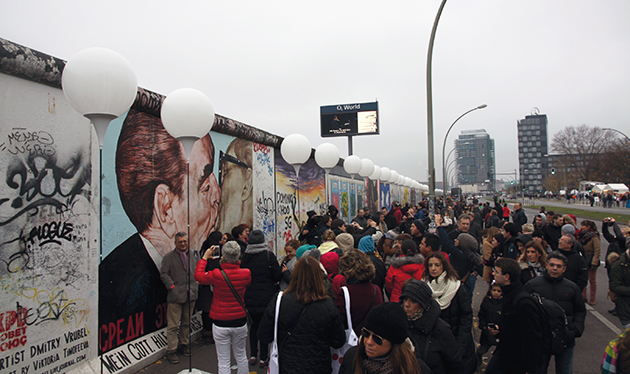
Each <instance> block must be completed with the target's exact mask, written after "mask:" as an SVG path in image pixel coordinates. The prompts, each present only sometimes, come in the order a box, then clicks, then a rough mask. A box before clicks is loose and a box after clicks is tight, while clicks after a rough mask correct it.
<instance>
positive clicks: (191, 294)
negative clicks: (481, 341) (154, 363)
mask: <svg viewBox="0 0 630 374" xmlns="http://www.w3.org/2000/svg"><path fill="white" fill-rule="evenodd" d="M198 261H199V253H198V252H197V251H191V250H190V249H189V248H188V235H187V234H186V233H185V232H178V233H177V234H175V249H174V250H172V251H171V252H169V253H167V254H166V255H165V256H164V258H163V259H162V268H161V270H160V278H161V279H162V283H164V285H165V286H166V289H167V290H168V294H167V297H166V301H167V302H168V307H167V310H166V320H167V323H168V327H167V329H166V339H167V342H168V347H167V349H166V359H167V360H168V361H169V362H170V363H172V364H177V363H179V358H178V357H177V354H176V352H177V351H179V352H180V353H181V354H183V355H184V356H190V355H191V353H190V341H189V339H188V338H189V332H190V318H191V317H192V312H193V309H194V306H195V300H197V290H198V287H197V284H196V282H195V277H194V275H192V276H191V273H192V272H194V269H195V268H196V267H197V262H198ZM178 326H179V337H178V334H177V328H178Z"/></svg>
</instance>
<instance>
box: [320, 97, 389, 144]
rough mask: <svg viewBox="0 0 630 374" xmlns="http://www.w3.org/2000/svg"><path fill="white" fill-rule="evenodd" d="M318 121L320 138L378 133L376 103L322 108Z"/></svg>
mask: <svg viewBox="0 0 630 374" xmlns="http://www.w3.org/2000/svg"><path fill="white" fill-rule="evenodd" d="M320 119H321V136H322V137H333V136H352V135H373V134H378V133H379V126H378V102H373V103H359V104H337V105H326V106H322V107H320Z"/></svg>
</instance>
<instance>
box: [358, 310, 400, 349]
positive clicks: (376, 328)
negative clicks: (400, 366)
mask: <svg viewBox="0 0 630 374" xmlns="http://www.w3.org/2000/svg"><path fill="white" fill-rule="evenodd" d="M363 327H365V328H366V329H368V330H370V331H372V332H373V333H375V334H376V335H378V336H380V337H381V338H384V339H387V340H389V341H390V342H392V343H393V344H402V343H403V342H404V341H405V339H407V336H409V331H408V329H409V322H408V320H407V313H405V311H404V310H403V308H402V307H401V306H400V304H398V303H394V302H391V301H390V302H386V303H383V304H380V305H378V306H375V307H374V308H373V309H372V310H370V313H368V315H367V318H366V319H365V325H364V326H363Z"/></svg>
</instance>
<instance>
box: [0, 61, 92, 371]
mask: <svg viewBox="0 0 630 374" xmlns="http://www.w3.org/2000/svg"><path fill="white" fill-rule="evenodd" d="M0 87H1V88H2V89H1V90H0V372H2V373H9V372H16V373H26V372H28V373H43V372H48V371H50V372H55V371H58V372H68V371H72V370H73V369H76V370H77V371H80V369H77V368H78V367H81V366H84V365H85V364H86V363H87V362H88V360H89V359H91V358H93V357H95V355H96V349H97V339H96V337H97V329H96V326H97V324H96V323H97V313H96V310H97V302H98V298H97V292H96V291H97V284H98V210H97V209H98V201H99V199H98V195H97V192H98V189H97V188H95V185H97V184H98V178H97V177H98V175H95V174H94V173H93V170H94V169H93V166H94V165H98V144H94V143H91V142H90V131H91V128H90V126H89V122H88V121H87V120H86V119H84V118H82V117H81V116H80V115H79V114H78V113H76V112H75V111H74V110H73V109H72V108H70V107H69V106H68V105H67V103H66V102H65V99H64V97H63V94H62V92H61V90H58V89H53V88H51V87H48V86H44V85H42V84H38V83H35V82H31V81H28V80H24V79H21V78H16V77H13V76H10V75H6V74H2V73H0ZM94 150H96V151H94Z"/></svg>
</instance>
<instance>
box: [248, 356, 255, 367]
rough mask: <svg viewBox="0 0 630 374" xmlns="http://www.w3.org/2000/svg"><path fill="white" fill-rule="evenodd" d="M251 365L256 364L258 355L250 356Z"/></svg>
mask: <svg viewBox="0 0 630 374" xmlns="http://www.w3.org/2000/svg"><path fill="white" fill-rule="evenodd" d="M249 365H250V366H254V365H256V357H254V356H252V357H250V358H249Z"/></svg>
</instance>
